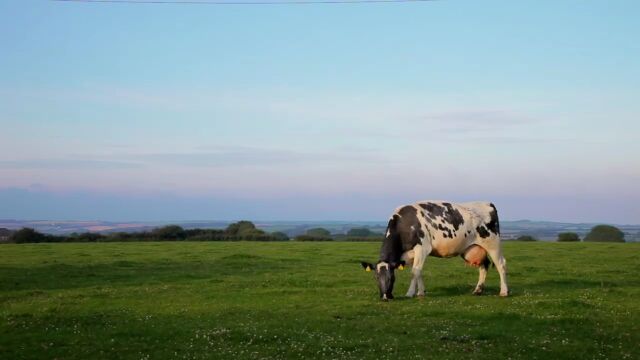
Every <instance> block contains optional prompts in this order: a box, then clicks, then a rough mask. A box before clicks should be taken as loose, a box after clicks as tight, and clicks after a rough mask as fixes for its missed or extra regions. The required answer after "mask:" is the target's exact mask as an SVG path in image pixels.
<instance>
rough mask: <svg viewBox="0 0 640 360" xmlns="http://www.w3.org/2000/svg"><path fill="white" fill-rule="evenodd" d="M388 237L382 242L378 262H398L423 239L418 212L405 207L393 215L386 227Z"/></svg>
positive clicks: (411, 207)
mask: <svg viewBox="0 0 640 360" xmlns="http://www.w3.org/2000/svg"><path fill="white" fill-rule="evenodd" d="M387 231H388V233H389V235H388V236H386V237H385V239H384V241H383V242H382V248H381V249H380V260H381V261H385V262H388V263H398V262H400V257H401V256H402V254H403V253H404V252H405V251H409V250H411V249H413V248H414V247H415V246H416V245H418V244H420V243H421V241H420V239H422V238H424V237H425V233H424V231H423V230H422V228H421V225H420V219H418V210H416V208H415V207H413V206H410V205H407V206H404V207H402V208H401V209H399V210H398V212H397V213H396V214H394V215H393V217H392V218H391V220H389V224H388V225H387Z"/></svg>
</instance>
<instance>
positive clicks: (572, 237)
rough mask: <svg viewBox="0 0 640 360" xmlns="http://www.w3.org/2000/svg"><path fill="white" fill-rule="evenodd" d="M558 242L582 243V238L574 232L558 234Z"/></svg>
mask: <svg viewBox="0 0 640 360" xmlns="http://www.w3.org/2000/svg"><path fill="white" fill-rule="evenodd" d="M558 241H562V242H565V241H567V242H568V241H580V236H578V234H576V233H574V232H563V233H559V234H558Z"/></svg>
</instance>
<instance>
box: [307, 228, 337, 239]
mask: <svg viewBox="0 0 640 360" xmlns="http://www.w3.org/2000/svg"><path fill="white" fill-rule="evenodd" d="M306 235H307V236H315V237H320V238H330V237H331V232H329V230H327V229H324V228H313V229H309V230H307V233H306Z"/></svg>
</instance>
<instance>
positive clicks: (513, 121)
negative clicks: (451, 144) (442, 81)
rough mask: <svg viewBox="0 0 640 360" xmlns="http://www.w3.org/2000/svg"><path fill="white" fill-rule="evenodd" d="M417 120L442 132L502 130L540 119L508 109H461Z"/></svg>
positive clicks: (424, 116)
mask: <svg viewBox="0 0 640 360" xmlns="http://www.w3.org/2000/svg"><path fill="white" fill-rule="evenodd" d="M416 122H426V123H428V124H429V125H436V126H437V127H436V128H435V129H436V130H438V131H440V132H455V133H470V132H486V131H501V130H505V129H509V128H513V127H518V126H523V125H529V124H532V123H536V122H539V120H538V119H534V118H532V117H530V116H527V115H524V114H520V113H516V112H512V111H507V110H461V111H449V112H440V113H431V114H427V115H423V116H421V117H420V119H419V120H417V121H416Z"/></svg>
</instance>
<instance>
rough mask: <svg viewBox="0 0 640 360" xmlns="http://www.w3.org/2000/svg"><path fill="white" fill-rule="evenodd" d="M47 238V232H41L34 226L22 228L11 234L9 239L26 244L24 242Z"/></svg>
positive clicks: (39, 240)
mask: <svg viewBox="0 0 640 360" xmlns="http://www.w3.org/2000/svg"><path fill="white" fill-rule="evenodd" d="M46 240H47V236H46V235H45V234H42V233H39V232H37V231H35V230H34V229H32V228H22V229H20V230H18V231H16V232H14V233H13V234H11V236H9V241H11V242H14V243H17V244H24V243H39V242H44V241H46Z"/></svg>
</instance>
